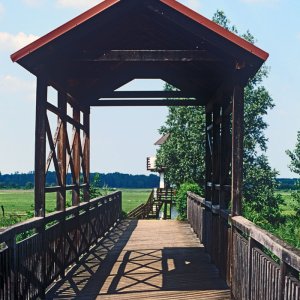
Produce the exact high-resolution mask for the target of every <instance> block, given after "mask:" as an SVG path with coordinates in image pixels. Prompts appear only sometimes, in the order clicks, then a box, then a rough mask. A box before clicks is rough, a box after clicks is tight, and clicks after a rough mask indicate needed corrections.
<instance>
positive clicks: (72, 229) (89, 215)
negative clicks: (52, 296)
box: [0, 192, 122, 300]
mask: <svg viewBox="0 0 300 300" xmlns="http://www.w3.org/2000/svg"><path fill="white" fill-rule="evenodd" d="M121 203H122V195H121V192H116V193H114V194H111V195H108V196H105V197H101V198H96V199H93V200H91V201H90V202H85V203H82V204H80V205H79V206H76V207H71V208H68V209H67V210H66V211H62V212H55V213H52V214H50V215H47V216H46V217H45V218H33V219H30V220H28V221H26V222H22V223H19V224H16V225H15V226H13V227H10V228H8V229H7V230H5V231H3V232H1V233H0V299H1V300H7V299H36V298H44V296H45V292H46V290H47V288H48V287H49V286H50V285H51V284H52V283H53V282H54V281H55V280H56V279H58V278H60V277H64V276H65V273H66V271H67V269H68V268H69V267H70V266H71V265H72V264H74V263H76V262H77V261H78V260H79V258H80V256H81V255H82V254H84V253H85V252H87V251H88V250H89V248H90V246H92V245H93V244H94V243H96V242H97V240H98V239H99V238H101V237H103V236H104V234H105V233H106V232H107V231H108V230H109V229H110V228H111V227H112V226H113V225H114V224H115V222H117V220H118V219H119V218H120V217H121V211H122V209H121V206H122V204H121ZM26 236H28V237H27V238H26Z"/></svg>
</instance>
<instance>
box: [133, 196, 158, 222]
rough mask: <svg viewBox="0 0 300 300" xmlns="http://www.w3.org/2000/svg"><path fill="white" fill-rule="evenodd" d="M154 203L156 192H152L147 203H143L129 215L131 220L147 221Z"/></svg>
mask: <svg viewBox="0 0 300 300" xmlns="http://www.w3.org/2000/svg"><path fill="white" fill-rule="evenodd" d="M153 202H154V190H152V191H151V193H150V195H149V197H148V200H147V202H146V203H142V204H141V205H139V206H138V207H136V208H135V209H133V210H132V211H130V212H129V213H128V214H127V217H128V218H130V219H145V218H147V217H148V215H149V213H150V211H151V210H152V207H153Z"/></svg>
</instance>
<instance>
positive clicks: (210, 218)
mask: <svg viewBox="0 0 300 300" xmlns="http://www.w3.org/2000/svg"><path fill="white" fill-rule="evenodd" d="M187 209H188V211H187V215H188V221H189V222H190V224H191V227H192V228H193V230H194V231H195V233H196V234H197V235H198V237H199V239H200V241H201V242H202V243H203V244H204V246H205V248H206V251H207V252H208V254H209V255H210V256H211V259H212V262H213V263H215V264H216V265H217V267H218V268H219V270H220V273H221V275H222V276H223V278H224V279H225V278H226V279H227V283H228V284H230V285H231V290H232V294H233V296H234V299H236V300H240V299H253V300H265V299H272V300H273V299H274V300H277V299H278V300H283V299H285V300H299V299H300V280H299V278H300V251H299V250H297V249H295V248H293V247H291V246H289V245H287V244H286V243H285V242H283V241H282V240H280V239H278V238H277V237H275V236H274V235H272V234H271V233H269V232H267V231H266V230H263V229H261V228H259V227H258V226H257V225H255V224H254V223H252V222H250V221H249V220H247V219H245V218H243V217H241V216H235V217H231V216H230V214H229V211H228V210H225V209H222V208H220V207H218V206H215V205H212V203H211V202H209V201H206V200H205V199H204V198H202V197H200V196H198V195H196V194H193V193H190V192H189V193H188V197H187Z"/></svg>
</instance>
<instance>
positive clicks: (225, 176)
mask: <svg viewBox="0 0 300 300" xmlns="http://www.w3.org/2000/svg"><path fill="white" fill-rule="evenodd" d="M267 57H268V54H267V53H265V52H264V51H262V50H260V49H258V48H257V47H255V46H254V45H252V44H250V43H248V42H246V41H245V40H243V39H241V38H240V37H238V36H236V35H234V34H232V33H230V32H228V31H227V30H225V29H223V28H221V27H220V26H218V25H216V24H215V23H213V22H211V21H209V20H208V19H206V18H204V17H203V16H201V15H199V14H197V13H196V12H194V11H192V10H190V9H189V8H187V7H185V6H183V5H181V4H179V3H178V2H176V1H175V0H105V1H103V2H101V3H100V4H99V5H97V6H95V7H94V8H92V9H90V10H89V11H87V12H85V13H83V14H82V15H80V16H78V17H77V18H75V19H73V20H71V21H70V22H68V23H66V24H65V25H63V26H61V27H59V28H57V29H56V30H54V31H52V32H50V33H48V34H47V35H45V36H44V37H42V38H40V39H39V40H37V41H35V42H33V43H32V44H30V45H28V46H27V47H25V48H23V49H21V50H20V51H18V52H17V53H15V54H13V55H12V60H13V61H14V62H17V63H18V64H20V65H21V66H23V67H24V68H25V69H27V70H28V71H30V72H31V73H32V74H34V75H35V76H36V77H37V92H36V148H35V149H36V151H35V218H33V219H31V220H28V221H26V222H24V223H21V224H17V225H16V226H14V227H12V228H9V229H7V230H6V231H4V232H2V233H1V234H0V298H1V299H35V298H42V299H43V298H46V297H48V298H49V299H52V298H57V299H70V298H75V297H78V298H81V299H93V298H96V297H98V296H99V297H100V299H114V298H117V299H151V298H156V299H183V298H184V299H237V300H239V299H253V300H258V299H261V300H265V299H270V300H271V299H290V300H299V299H300V282H299V271H300V255H299V251H296V250H295V249H292V248H290V247H289V246H287V245H285V244H284V243H283V242H282V241H280V240H278V239H276V238H275V237H274V236H272V235H270V234H269V233H267V232H265V231H263V230H261V229H259V228H258V227H256V226H255V225H254V224H252V223H251V222H249V221H247V220H246V219H244V218H243V217H242V216H240V215H241V192H242V162H243V160H242V157H243V105H244V101H243V98H244V87H245V85H246V83H247V81H248V80H249V78H251V77H252V76H253V75H254V74H255V73H256V72H257V71H258V69H259V68H260V67H261V65H262V64H263V63H264V61H265V60H266V59H267ZM136 78H159V79H162V80H164V81H166V82H168V83H170V84H172V85H173V86H175V87H176V88H177V89H178V90H177V91H174V92H161V91H157V92H149V91H143V92H136V91H132V92H120V91H116V89H118V88H119V87H121V86H123V85H124V84H126V83H128V82H129V81H131V80H133V79H136ZM49 86H52V87H53V88H55V89H56V90H57V92H58V98H57V99H55V100H54V101H53V99H49V100H48V97H47V91H48V87H49ZM50 100H51V101H50ZM165 105H168V106H170V105H177V106H186V105H193V106H197V105H203V106H205V108H206V120H207V124H206V125H207V126H206V136H207V142H206V194H205V197H204V198H201V197H200V196H197V195H194V194H189V195H188V200H187V201H188V221H189V224H188V223H179V222H176V221H147V220H144V221H129V220H128V221H126V220H121V193H119V192H117V193H114V194H112V195H109V196H106V197H103V198H98V199H93V200H90V197H89V172H90V107H91V106H100V107H101V106H103V107H104V106H165ZM50 116H52V117H53V116H55V117H56V118H57V129H56V130H53V129H51V125H50V122H49V118H51V117H50ZM70 129H71V130H70ZM70 131H72V136H69V134H70ZM47 141H48V143H46V142H47ZM46 144H48V147H47V146H46ZM46 149H49V154H47V153H46ZM51 164H53V166H54V169H55V171H56V175H57V186H54V187H53V186H51V187H48V186H46V176H47V171H48V170H49V168H50V166H51ZM68 172H71V174H72V183H71V184H67V181H66V175H67V173H68ZM81 175H82V176H81ZM67 191H72V207H70V208H66V192H67ZM46 193H56V194H57V207H56V208H57V209H56V210H57V211H56V212H54V213H52V214H47V215H46V213H45V199H46ZM81 195H82V197H81ZM229 207H230V209H229ZM170 222H173V223H170ZM190 228H192V229H193V230H194V232H195V233H196V235H195V233H193V232H192V231H191V229H190ZM24 236H29V237H27V238H25V239H24ZM22 237H23V238H22ZM51 287H52V288H51Z"/></svg>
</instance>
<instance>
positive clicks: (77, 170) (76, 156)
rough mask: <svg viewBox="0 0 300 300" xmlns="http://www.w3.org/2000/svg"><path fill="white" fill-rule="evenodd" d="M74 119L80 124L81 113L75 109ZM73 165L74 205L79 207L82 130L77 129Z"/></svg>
mask: <svg viewBox="0 0 300 300" xmlns="http://www.w3.org/2000/svg"><path fill="white" fill-rule="evenodd" d="M73 119H74V121H75V122H77V123H80V111H79V110H78V109H77V108H74V107H73ZM72 153H73V155H72V159H73V163H74V179H75V182H73V184H75V185H76V188H75V189H74V190H73V192H72V205H74V206H77V205H78V204H79V203H80V189H79V184H80V130H79V128H76V131H75V136H74V143H73V152H72Z"/></svg>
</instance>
